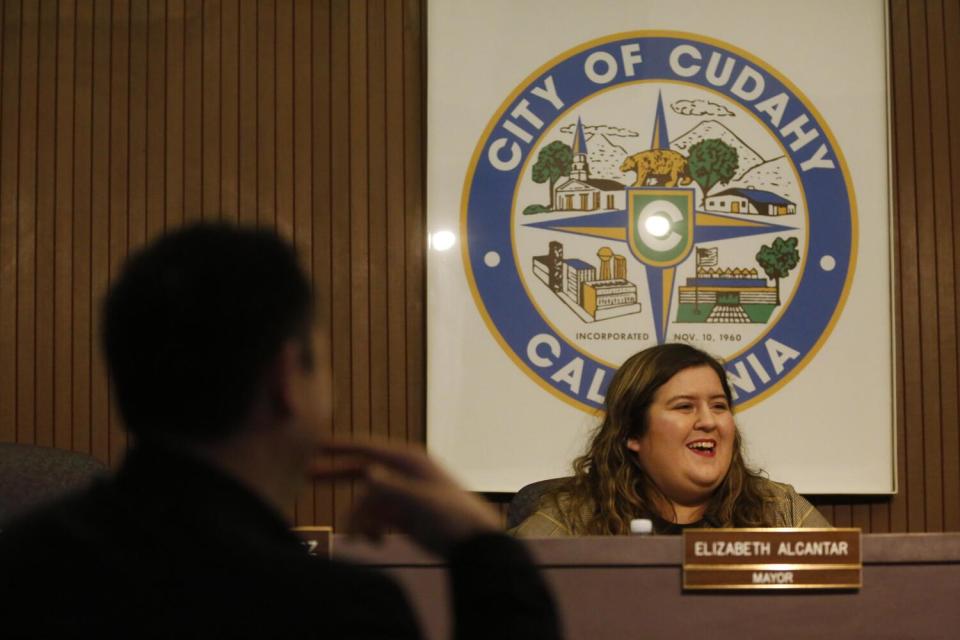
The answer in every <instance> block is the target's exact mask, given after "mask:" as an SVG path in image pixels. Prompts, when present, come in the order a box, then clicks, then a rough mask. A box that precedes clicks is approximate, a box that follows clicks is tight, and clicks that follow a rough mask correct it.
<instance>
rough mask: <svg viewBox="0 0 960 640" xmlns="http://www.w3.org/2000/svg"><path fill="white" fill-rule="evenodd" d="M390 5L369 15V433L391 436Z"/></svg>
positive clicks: (375, 4) (379, 5)
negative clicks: (386, 276)
mask: <svg viewBox="0 0 960 640" xmlns="http://www.w3.org/2000/svg"><path fill="white" fill-rule="evenodd" d="M385 20H386V7H385V6H384V2H383V1H382V0H372V1H371V2H370V3H369V12H368V14H367V71H368V76H367V90H368V103H369V111H368V114H367V116H368V117H367V123H368V136H367V164H368V167H369V173H368V180H367V184H368V194H367V220H368V222H367V238H368V242H369V247H368V251H369V259H368V264H369V270H368V275H369V286H368V293H369V313H368V317H369V323H368V330H369V345H370V346H369V351H368V354H367V355H368V360H367V361H368V362H369V370H370V377H369V383H370V413H369V415H370V433H371V435H373V436H374V437H377V438H387V437H389V435H390V432H389V427H390V424H389V399H390V394H389V391H390V387H389V377H388V368H389V355H390V352H389V348H388V336H387V326H388V322H389V315H388V309H387V283H386V278H385V275H386V273H387V270H388V269H389V264H388V262H387V220H386V216H385V213H386V210H387V192H386V182H387V175H386V174H387V162H386V142H387V141H386V126H387V124H386V120H387V114H386V78H385V74H386V68H385V67H386V49H385V44H386V43H385V37H386V24H385Z"/></svg>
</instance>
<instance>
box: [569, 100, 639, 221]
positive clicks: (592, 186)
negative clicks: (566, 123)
mask: <svg viewBox="0 0 960 640" xmlns="http://www.w3.org/2000/svg"><path fill="white" fill-rule="evenodd" d="M571 149H572V151H573V162H572V164H571V166H570V179H569V180H567V181H566V182H564V183H562V184H561V185H560V186H558V187H557V188H556V189H555V190H554V196H553V209H554V211H613V210H617V209H625V208H626V192H625V191H624V188H625V185H623V184H620V183H619V182H617V181H616V180H606V179H602V178H591V177H590V164H589V161H588V160H587V139H586V136H584V134H583V123H582V122H581V121H580V118H577V129H576V131H574V132H573V146H572V147H571Z"/></svg>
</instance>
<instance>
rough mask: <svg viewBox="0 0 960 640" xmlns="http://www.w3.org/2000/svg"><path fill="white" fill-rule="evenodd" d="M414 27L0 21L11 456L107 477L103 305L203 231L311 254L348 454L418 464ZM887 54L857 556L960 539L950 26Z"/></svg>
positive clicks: (419, 183)
mask: <svg viewBox="0 0 960 640" xmlns="http://www.w3.org/2000/svg"><path fill="white" fill-rule="evenodd" d="M424 7H425V2H424V0H326V1H321V0H275V1H271V0H257V1H254V0H240V1H236V0H61V1H57V0H3V2H2V19H3V28H2V32H0V36H2V42H0V74H2V75H0V441H19V442H35V443H38V444H44V445H53V446H57V447H62V448H66V449H74V450H78V451H86V452H91V453H93V454H94V455H96V456H97V457H98V458H101V459H103V460H106V461H109V462H111V463H116V461H117V460H118V459H119V458H120V457H121V456H122V453H123V451H124V450H125V447H126V441H125V438H124V436H123V432H122V430H121V428H120V424H119V419H118V417H117V415H116V414H115V412H114V411H113V409H112V407H111V403H110V389H109V385H108V380H107V377H106V371H105V369H104V365H103V362H102V360H101V358H100V355H99V351H98V345H97V339H96V328H97V324H98V322H99V318H98V316H99V306H98V305H99V300H100V298H101V296H102V294H103V292H104V291H105V289H106V287H107V286H108V284H109V282H110V279H111V277H112V276H113V275H114V274H115V273H116V272H117V269H118V268H119V266H120V265H121V264H122V261H123V259H124V257H125V256H126V255H127V254H128V253H129V252H130V251H131V250H134V249H135V248H136V247H138V246H140V245H142V244H143V243H144V242H145V241H147V240H148V239H150V238H152V237H154V236H156V235H157V234H160V233H163V231H164V230H165V229H169V228H172V227H176V226H177V225H180V224H183V222H185V221H188V220H191V219H195V218H205V219H227V220H235V221H242V222H247V223H255V224H259V225H264V226H269V227H274V228H277V229H278V230H280V231H281V232H282V233H283V234H285V235H286V236H288V237H290V238H292V239H293V240H294V242H295V243H296V245H297V247H298V248H299V250H300V251H301V253H302V255H303V258H304V261H305V263H306V264H307V265H308V266H309V268H310V271H311V274H312V277H313V279H314V283H315V285H316V290H317V292H318V295H319V297H320V301H321V303H322V304H321V308H323V309H324V310H325V313H326V314H327V317H326V318H324V319H325V320H326V322H327V324H328V326H329V327H330V332H331V343H332V350H331V353H332V355H331V365H332V367H333V371H334V383H333V385H334V388H333V394H334V416H333V425H334V426H333V429H334V431H336V432H337V433H342V434H357V435H367V434H377V435H380V436H385V437H388V438H392V439H398V440H408V441H414V442H420V441H423V439H424V420H425V417H424V397H425V387H426V382H425V362H424V337H425V320H424V304H423V302H424V262H425V260H424V244H425V243H424V239H425V229H424V207H423V199H424V177H423V166H424V153H425V146H424V139H425V130H424V101H423V95H424V82H425V74H424V59H425V58H424V51H425V47H424V45H425V43H424V42H423V35H424V30H423V25H424V15H423V13H424ZM891 33H892V36H891V43H892V89H891V91H892V101H893V108H894V112H893V140H892V145H893V149H894V160H895V182H894V184H895V188H894V190H893V192H894V203H895V207H896V215H895V219H894V240H895V242H894V244H895V251H896V254H897V260H898V262H897V272H896V277H895V280H896V288H897V309H896V333H897V338H898V344H897V360H898V369H897V406H898V420H897V421H898V448H899V458H898V464H899V475H900V494H899V495H898V496H896V497H895V498H893V499H885V498H876V499H872V498H871V499H854V498H851V497H843V496H832V497H821V498H818V500H817V502H818V503H819V504H820V505H821V508H822V509H823V510H824V511H825V512H826V514H827V516H828V517H830V518H831V519H832V520H833V521H834V522H835V523H836V524H838V525H856V526H861V527H863V528H864V530H866V531H940V530H954V531H956V530H960V431H958V423H957V404H958V396H960V381H958V345H957V335H958V331H960V313H958V308H957V303H958V294H960V282H958V278H957V263H958V260H960V256H958V255H957V252H956V251H955V247H956V246H958V244H960V207H958V203H960V115H958V114H960V2H958V0H923V1H908V0H891ZM854 396H855V397H854V400H853V401H865V399H864V397H863V396H862V394H860V393H859V392H856V393H855V394H854ZM352 499H353V492H352V487H351V486H350V485H349V483H340V484H338V485H336V486H333V487H330V486H325V485H318V486H316V487H313V488H312V489H311V490H310V491H308V492H306V493H305V494H304V496H303V497H302V498H301V500H300V501H299V503H298V505H297V519H298V522H300V523H302V524H305V523H319V524H331V523H332V524H334V525H335V526H336V527H337V528H338V529H341V530H342V529H343V528H344V527H345V526H346V511H347V509H348V508H349V506H350V504H351V502H352ZM501 499H502V497H501Z"/></svg>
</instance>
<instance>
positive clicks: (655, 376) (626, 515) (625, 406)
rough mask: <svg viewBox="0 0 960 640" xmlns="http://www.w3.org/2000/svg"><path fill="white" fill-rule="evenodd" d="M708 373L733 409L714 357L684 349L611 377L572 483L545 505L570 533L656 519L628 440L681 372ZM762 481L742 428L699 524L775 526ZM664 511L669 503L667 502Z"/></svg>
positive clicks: (611, 531)
mask: <svg viewBox="0 0 960 640" xmlns="http://www.w3.org/2000/svg"><path fill="white" fill-rule="evenodd" d="M702 366H708V367H710V368H712V369H713V370H714V371H715V372H716V373H717V376H718V377H719V378H720V384H721V385H723V392H724V394H725V395H726V397H727V402H728V403H729V404H730V406H731V407H732V406H733V399H732V397H731V393H730V385H729V384H728V383H727V377H726V374H725V372H724V370H723V367H722V366H721V365H720V363H719V362H717V361H716V360H715V359H714V358H713V357H711V356H710V355H708V354H706V353H704V352H703V351H700V350H699V349H695V348H693V347H691V346H689V345H685V344H665V345H659V346H656V347H651V348H649V349H645V350H643V351H641V352H639V353H636V354H634V355H633V356H631V357H630V358H629V359H628V360H627V361H626V362H624V363H623V365H622V366H621V367H620V369H619V370H618V371H617V373H616V374H615V375H614V376H613V380H611V382H610V386H609V388H608V389H607V395H606V402H605V404H606V408H605V412H604V414H603V420H602V422H601V423H600V425H599V426H598V427H597V429H596V431H595V432H594V435H593V439H592V441H591V442H590V446H589V448H588V449H587V452H586V453H585V454H584V455H582V456H580V457H579V458H577V459H576V460H574V462H573V470H574V476H573V477H572V478H570V479H569V480H568V481H567V482H566V483H564V484H562V485H561V486H560V487H559V488H558V489H557V490H556V491H554V492H553V493H552V494H550V495H549V496H547V498H546V499H548V500H553V501H554V502H555V505H556V506H557V507H558V508H559V509H561V510H562V511H563V512H565V513H566V515H567V519H568V521H569V523H570V525H571V527H572V531H571V533H574V534H579V535H622V534H627V533H629V532H630V521H631V520H632V519H634V518H641V517H650V516H651V515H659V516H661V517H663V518H664V519H666V520H673V519H675V518H671V516H670V515H669V514H662V513H658V512H657V510H656V509H655V508H654V503H653V500H651V497H652V496H660V497H663V494H662V493H661V492H660V490H659V489H658V488H657V487H656V485H655V484H654V483H653V482H652V480H651V479H650V478H649V477H648V476H647V474H645V473H644V471H643V469H642V468H641V467H640V463H639V460H638V459H637V456H636V454H635V453H634V452H632V451H630V450H629V449H627V439H628V438H642V437H643V436H644V435H645V434H646V432H647V428H648V425H647V413H648V410H649V408H650V405H651V404H652V403H653V398H654V395H655V394H656V392H657V389H659V388H660V387H661V386H663V385H664V384H666V382H667V381H668V380H670V378H672V377H673V376H675V375H676V374H677V373H679V372H680V371H683V370H684V369H689V368H692V367H702ZM764 482H765V481H764V478H763V476H761V475H760V473H759V472H756V471H753V470H751V469H749V468H748V467H747V465H746V463H745V462H744V459H743V453H742V439H741V436H740V431H739V429H738V430H737V431H736V435H735V437H734V451H733V457H732V460H731V462H730V469H729V470H728V471H727V475H726V476H725V477H724V479H723V481H722V482H721V484H720V486H719V487H718V488H717V490H716V491H715V492H714V494H713V497H712V498H711V500H710V503H709V504H708V506H707V510H706V512H705V514H704V520H705V521H706V522H708V523H710V524H711V525H712V526H716V527H758V526H772V525H774V524H775V522H774V515H773V514H772V513H771V512H770V510H769V504H770V501H769V499H768V496H767V495H766V494H765V492H764V491H763V489H762V486H763V483H764ZM666 503H667V504H669V501H666Z"/></svg>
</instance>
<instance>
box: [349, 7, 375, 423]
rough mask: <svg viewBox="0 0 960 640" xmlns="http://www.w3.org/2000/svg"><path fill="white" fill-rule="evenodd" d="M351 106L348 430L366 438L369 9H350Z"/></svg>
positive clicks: (368, 419) (368, 385)
mask: <svg viewBox="0 0 960 640" xmlns="http://www.w3.org/2000/svg"><path fill="white" fill-rule="evenodd" d="M348 15H349V22H348V24H349V48H348V55H349V63H348V69H349V71H350V76H349V90H348V96H349V104H350V128H349V130H350V163H349V167H350V177H349V181H348V189H349V194H350V200H349V204H348V209H349V220H350V222H349V224H348V225H347V226H346V227H345V230H346V231H348V233H349V235H348V242H349V244H350V276H349V282H350V328H351V340H350V346H351V349H350V352H351V353H350V373H351V406H352V409H351V413H352V420H351V430H352V435H353V436H354V437H367V436H369V435H370V366H369V365H370V320H369V313H370V307H369V302H370V298H369V288H370V264H369V236H368V233H369V222H368V219H367V216H368V202H367V197H368V193H369V190H370V185H369V181H368V180H369V178H368V172H369V167H368V165H367V162H368V158H369V156H368V147H367V145H368V124H369V123H368V121H367V112H368V108H369V105H368V104H367V100H368V92H367V5H366V3H360V2H351V3H349V11H348Z"/></svg>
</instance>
